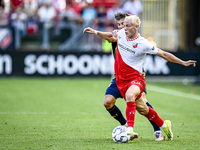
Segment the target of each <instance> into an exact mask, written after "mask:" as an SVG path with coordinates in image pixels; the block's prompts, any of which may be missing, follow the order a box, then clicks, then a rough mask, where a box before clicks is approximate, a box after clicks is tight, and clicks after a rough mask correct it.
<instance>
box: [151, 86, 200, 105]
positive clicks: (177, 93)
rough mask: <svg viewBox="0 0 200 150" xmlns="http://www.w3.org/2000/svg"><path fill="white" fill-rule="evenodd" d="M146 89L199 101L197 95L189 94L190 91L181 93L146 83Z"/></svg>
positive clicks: (199, 98)
mask: <svg viewBox="0 0 200 150" xmlns="http://www.w3.org/2000/svg"><path fill="white" fill-rule="evenodd" d="M148 90H150V91H155V92H159V93H164V94H169V95H174V96H178V97H184V98H190V99H195V100H199V101H200V96H199V95H194V94H190V93H183V92H179V91H174V90H170V89H166V88H161V87H158V86H154V85H149V84H148Z"/></svg>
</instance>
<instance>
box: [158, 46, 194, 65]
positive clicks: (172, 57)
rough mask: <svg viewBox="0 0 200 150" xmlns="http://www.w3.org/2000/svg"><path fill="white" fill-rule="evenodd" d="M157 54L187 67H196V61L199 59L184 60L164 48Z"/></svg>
mask: <svg viewBox="0 0 200 150" xmlns="http://www.w3.org/2000/svg"><path fill="white" fill-rule="evenodd" d="M156 55H157V56H160V57H162V58H163V59H165V60H167V61H169V62H173V63H177V64H181V65H183V66H186V67H188V66H190V65H193V67H195V66H196V63H197V61H195V60H188V61H183V60H181V59H179V58H178V57H176V56H174V55H173V54H171V53H169V52H165V51H162V50H159V51H158V53H157V54H156Z"/></svg>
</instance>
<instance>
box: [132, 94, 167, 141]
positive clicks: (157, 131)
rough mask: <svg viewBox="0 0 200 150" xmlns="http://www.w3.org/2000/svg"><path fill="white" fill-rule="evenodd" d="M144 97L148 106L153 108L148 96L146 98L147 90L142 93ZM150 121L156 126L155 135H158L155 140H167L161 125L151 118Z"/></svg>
mask: <svg viewBox="0 0 200 150" xmlns="http://www.w3.org/2000/svg"><path fill="white" fill-rule="evenodd" d="M142 97H143V101H144V103H145V104H146V105H147V106H148V107H151V108H152V109H153V107H152V106H151V104H149V102H148V101H147V98H146V91H144V92H143V93H142ZM136 108H137V105H136ZM149 122H150V123H151V125H152V126H153V128H154V135H155V136H156V139H155V141H163V140H165V136H164V135H163V134H162V132H161V130H160V127H159V126H158V125H157V124H155V123H154V122H153V121H151V120H149Z"/></svg>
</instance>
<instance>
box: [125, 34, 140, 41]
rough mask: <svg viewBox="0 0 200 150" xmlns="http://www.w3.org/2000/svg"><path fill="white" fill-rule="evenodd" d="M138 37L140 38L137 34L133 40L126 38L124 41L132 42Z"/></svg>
mask: <svg viewBox="0 0 200 150" xmlns="http://www.w3.org/2000/svg"><path fill="white" fill-rule="evenodd" d="M139 36H140V34H139V33H138V35H137V36H136V37H135V38H134V39H128V38H127V37H126V40H127V41H134V40H136V39H137V38H139Z"/></svg>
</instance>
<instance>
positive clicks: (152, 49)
mask: <svg viewBox="0 0 200 150" xmlns="http://www.w3.org/2000/svg"><path fill="white" fill-rule="evenodd" d="M158 51H159V48H157V47H156V46H155V45H153V44H152V43H151V42H149V41H148V40H146V42H145V48H144V53H146V54H154V55H155V54H157V53H158Z"/></svg>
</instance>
